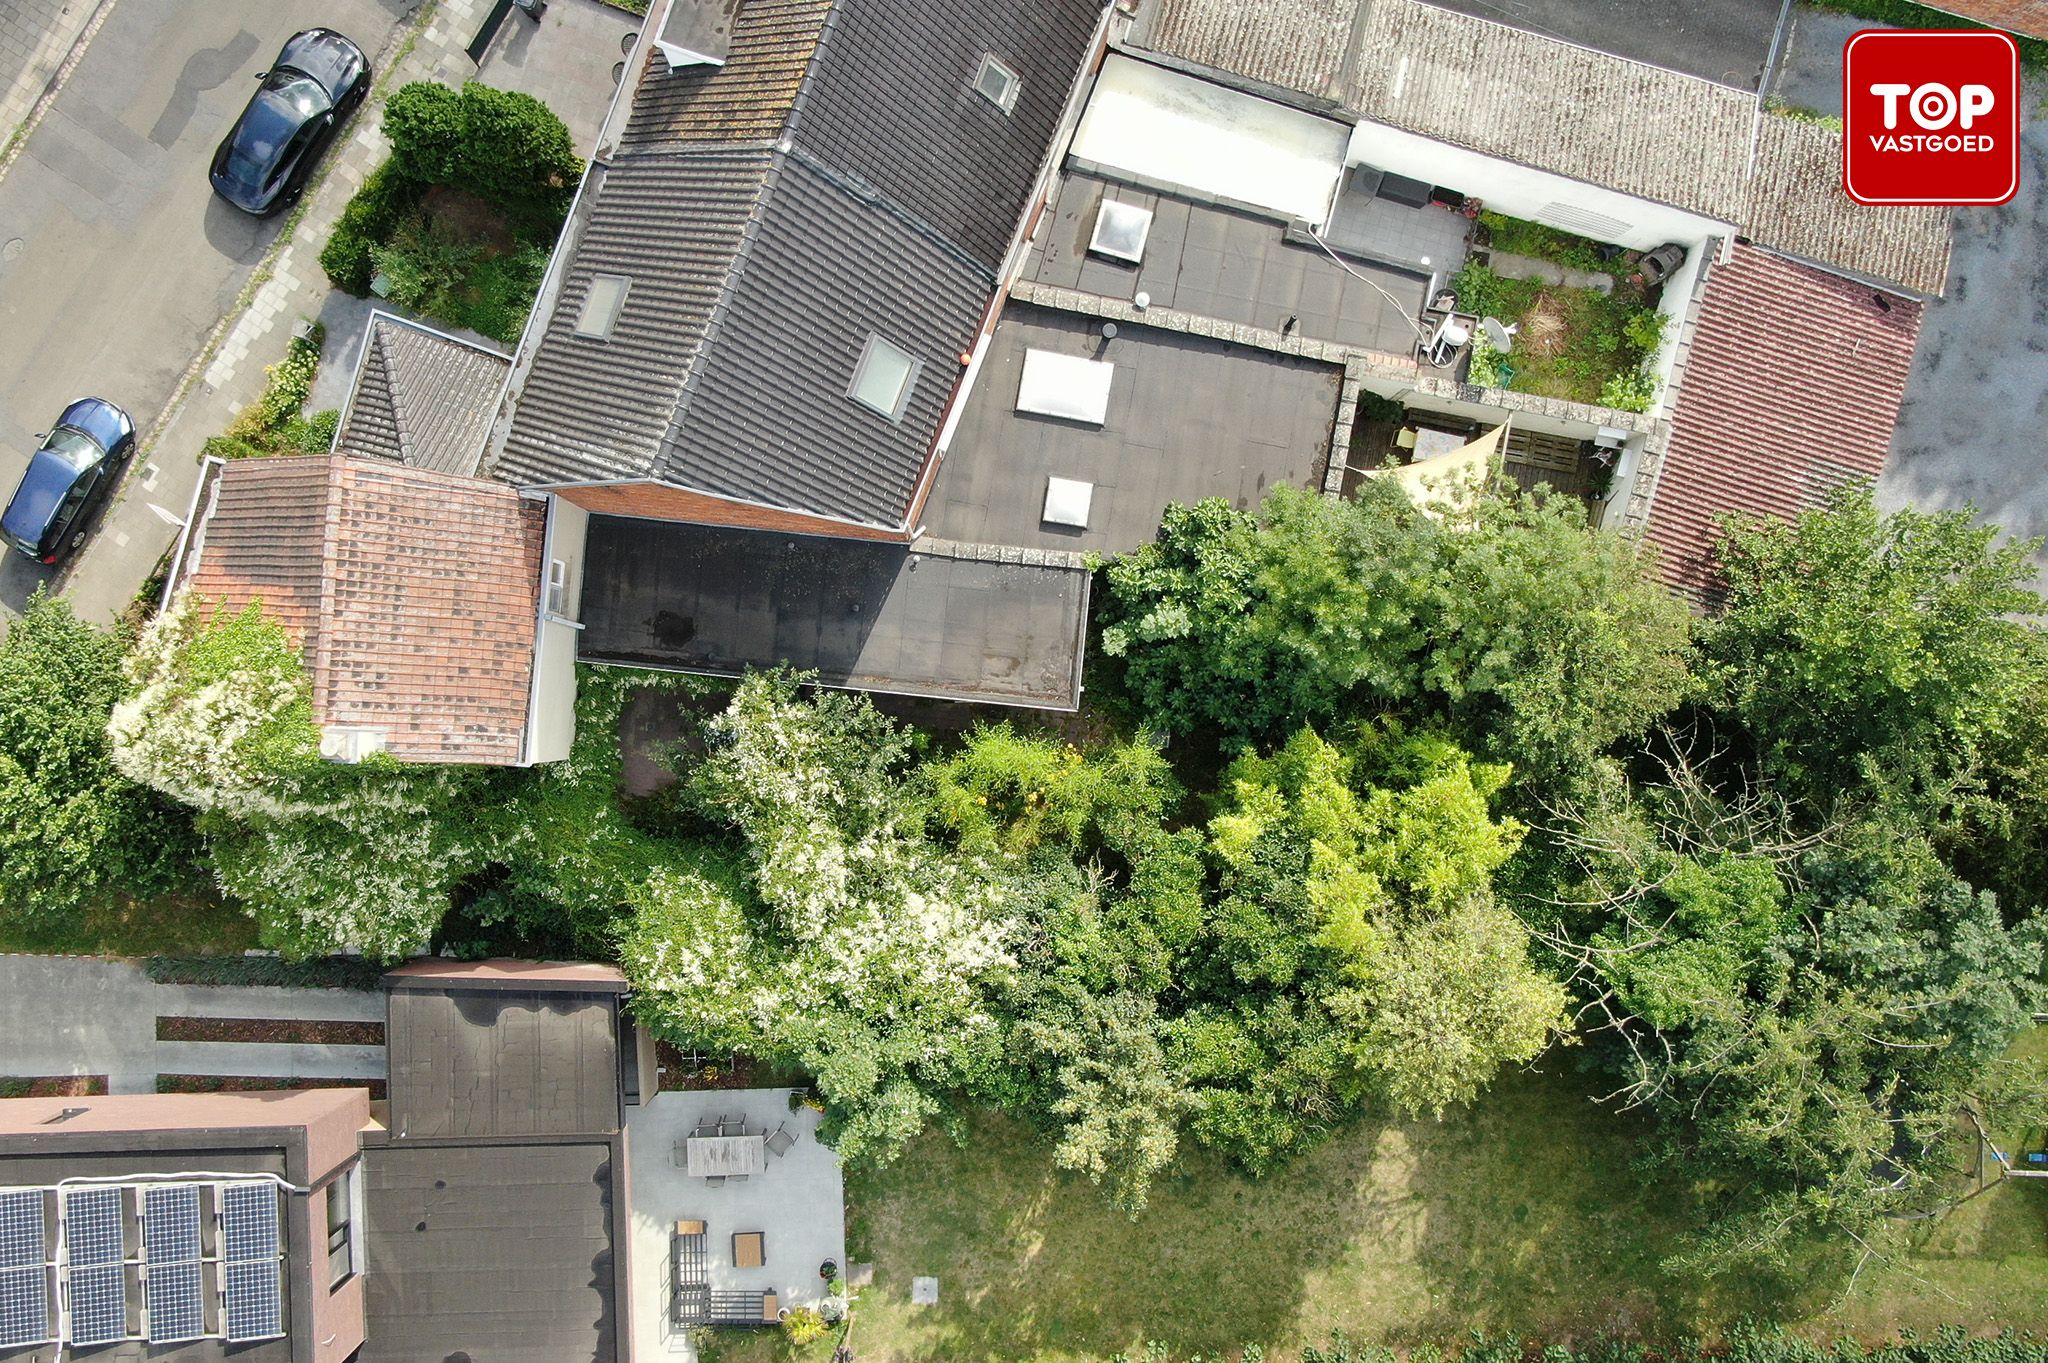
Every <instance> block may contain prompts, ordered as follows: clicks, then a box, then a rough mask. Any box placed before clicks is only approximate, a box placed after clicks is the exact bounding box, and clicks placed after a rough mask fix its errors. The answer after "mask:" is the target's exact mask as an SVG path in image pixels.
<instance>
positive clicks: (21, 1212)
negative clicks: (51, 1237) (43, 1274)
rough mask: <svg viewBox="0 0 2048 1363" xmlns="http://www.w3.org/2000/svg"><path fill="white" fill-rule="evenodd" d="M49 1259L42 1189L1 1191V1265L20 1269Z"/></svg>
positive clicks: (1, 1266)
mask: <svg viewBox="0 0 2048 1363" xmlns="http://www.w3.org/2000/svg"><path fill="white" fill-rule="evenodd" d="M48 1262H50V1245H49V1241H48V1239H47V1237H46V1236H45V1234H44V1231H43V1192H42V1189H40V1188H31V1189H28V1190H27V1191H25V1192H20V1191H18V1192H8V1193H0V1268H21V1267H24V1266H26V1265H28V1264H46V1263H48Z"/></svg>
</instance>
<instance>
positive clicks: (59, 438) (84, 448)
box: [43, 426, 101, 469]
mask: <svg viewBox="0 0 2048 1363" xmlns="http://www.w3.org/2000/svg"><path fill="white" fill-rule="evenodd" d="M43 448H44V449H46V450H48V451H49V452H50V453H52V454H54V455H56V456H57V457H58V458H59V459H62V460H63V461H64V462H65V463H67V464H69V465H71V467H72V468H74V469H84V468H91V467H92V465H93V464H94V463H95V462H97V461H98V459H99V457H100V454H101V450H100V447H99V446H98V445H95V444H93V442H92V437H90V436H88V435H86V434H85V433H84V432H82V431H74V430H72V429H71V428H70V427H69V426H59V427H58V428H57V429H56V430H55V431H52V432H51V433H50V439H49V441H48V442H47V443H46V444H45V445H44V446H43Z"/></svg>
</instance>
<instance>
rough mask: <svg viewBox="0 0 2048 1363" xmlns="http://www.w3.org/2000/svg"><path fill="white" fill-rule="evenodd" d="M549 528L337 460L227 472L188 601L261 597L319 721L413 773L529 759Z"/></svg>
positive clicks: (475, 499) (422, 475)
mask: <svg viewBox="0 0 2048 1363" xmlns="http://www.w3.org/2000/svg"><path fill="white" fill-rule="evenodd" d="M544 516H545V513H544V511H543V510H542V509H541V507H540V506H539V505H538V504H537V503H531V502H527V501H526V500H524V499H522V498H521V497H520V496H519V495H518V494H517V493H516V492H514V491H513V490H512V489H510V488H508V487H506V486H505V485H504V484H502V483H495V482H489V481H486V480H483V479H478V478H465V477H460V476H457V475H454V474H445V473H435V472H432V471H430V470H425V469H413V468H408V467H406V466H404V465H401V464H392V463H389V462H387V461H384V460H377V459H349V458H346V457H344V456H339V455H325V456H314V457H308V458H298V459H258V460H241V461H238V462H235V463H232V464H230V465H228V467H227V468H226V469H225V470H224V471H223V472H222V474H221V477H220V482H219V488H218V495H217V498H216V501H215V505H214V510H213V513H212V515H211V517H210V518H209V519H208V522H207V525H206V527H205V531H204V534H205V539H204V543H203V546H202V548H201V550H200V554H199V561H198V564H197V566H196V567H195V569H194V570H193V574H192V581H191V585H190V588H189V590H190V591H191V592H192V593H193V595H194V596H195V597H196V598H197V599H199V600H201V601H208V602H213V601H224V602H225V603H226V606H227V608H228V609H230V610H239V609H241V608H242V607H243V606H245V605H247V604H248V603H249V601H251V600H252V599H256V598H259V597H260V598H261V599H262V600H263V602H264V606H265V613H266V614H269V615H271V616H272V617H273V618H275V619H277V620H278V621H279V622H280V623H282V624H284V626H285V627H286V629H287V630H288V631H289V632H290V633H291V634H292V635H293V637H294V638H295V640H296V641H297V642H298V643H299V645H300V647H301V648H302V649H303V650H304V651H305V655H306V659H307V670H308V672H309V673H310V674H311V676H312V680H313V708H314V715H315V718H317V719H318V720H319V722H320V723H322V724H325V725H347V726H362V727H366V728H372V729H379V730H382V731H383V732H384V734H385V751H386V752H388V753H390V754H391V755H392V756H393V757H396V758H399V759H400V760H403V761H417V762H478V763H490V764H498V765H504V764H509V763H514V762H517V761H518V760H519V758H520V746H521V739H522V737H523V735H524V733H525V728H526V710H527V700H528V688H529V685H530V683H531V680H532V675H533V642H534V629H535V610H536V604H537V602H536V594H537V593H538V591H539V582H540V542H541V536H542V531H543V521H544Z"/></svg>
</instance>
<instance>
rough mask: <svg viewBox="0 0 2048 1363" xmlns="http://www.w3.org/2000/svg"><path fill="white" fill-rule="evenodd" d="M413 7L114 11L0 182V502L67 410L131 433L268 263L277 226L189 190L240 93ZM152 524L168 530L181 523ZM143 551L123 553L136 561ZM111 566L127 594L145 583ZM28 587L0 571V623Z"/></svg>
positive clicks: (342, 3)
mask: <svg viewBox="0 0 2048 1363" xmlns="http://www.w3.org/2000/svg"><path fill="white" fill-rule="evenodd" d="M416 5H417V0H206V2H205V3H204V4H166V3H163V0H123V2H122V3H117V4H116V5H115V6H114V8H113V9H112V11H111V12H110V13H109V14H108V16H107V18H106V21H105V23H104V25H103V26H102V27H101V29H100V31H99V33H98V34H97V35H96V36H95V37H94V39H93V41H92V45H91V46H90V47H89V48H88V49H87V50H86V53H85V57H84V59H83V60H82V61H81V62H80V63H79V64H78V67H77V69H76V70H75V71H74V72H73V73H72V75H71V78H70V80H69V82H68V83H67V84H66V85H65V87H64V90H63V93H62V94H61V95H60V96H59V97H58V99H57V101H56V103H55V105H54V106H53V107H52V108H51V109H50V111H49V112H48V113H47V114H46V115H45V116H44V118H43V121H42V122H41V123H40V124H39V125H38V126H37V128H36V130H35V132H34V133H33V134H32V135H31V137H30V138H29V141H28V144H27V146H26V148H25V149H24V154H23V155H22V156H21V157H20V158H19V159H18V160H17V161H16V162H15V163H14V165H13V167H12V169H10V170H9V171H8V172H7V174H6V176H5V177H4V178H0V497H4V496H5V495H7V494H9V493H11V492H12V491H13V488H14V483H15V480H16V479H17V478H19V477H20V475H21V470H22V467H23V465H24V464H25V463H26V462H27V456H28V452H29V450H30V449H32V448H33V444H34V433H35V432H38V431H42V430H46V429H48V425H47V423H48V422H49V421H50V420H51V419H52V418H54V417H55V416H56V414H57V412H58V411H59V409H61V408H62V406H63V405H64V404H65V403H66V402H67V401H69V400H70V399H72V398H74V397H78V396H80V395H81V394H85V393H96V394H99V395H101V396H103V397H107V398H110V399H112V400H113V401H115V402H118V403H120V404H121V405H122V406H124V407H126V408H127V409H128V411H129V412H130V413H131V414H132V415H133V416H134V417H135V421H136V424H137V426H139V427H141V428H143V429H145V430H146V429H148V428H149V427H150V426H151V425H152V424H153V423H154V422H155V420H156V418H157V416H158V414H159V413H160V412H161V411H162V410H163V407H164V405H165V403H166V402H167V401H168V400H169V399H170V397H171V395H172V393H173V391H174V390H175V389H176V387H177V385H178V382H179V380H180V379H181V378H182V377H183V375H184V374H185V371H186V369H187V367H188V366H189V365H190V364H191V362H192V357H193V356H194V355H195V354H196V353H197V352H198V351H199V348H200V347H201V345H202V344H203V343H204V341H205V339H206V337H207V335H208V333H210V332H211V331H212V329H213V327H214V326H215V324H216V323H218V322H219V320H220V318H221V316H222V315H223V314H224V313H225V312H226V311H227V309H228V308H229V306H230V305H231V304H232V303H233V301H234V299H235V298H236V296H237V295H238V294H239V293H240V292H241V290H242V287H243V285H244V284H245V283H246V282H247V281H248V278H249V274H250V272H251V270H252V269H253V268H254V266H255V264H256V262H257V261H258V260H259V259H260V258H261V257H262V255H263V253H264V251H265V249H266V248H267V247H268V246H269V244H270V241H271V238H272V236H273V234H274V233H275V232H276V231H277V230H278V227H279V225H280V222H279V220H271V221H268V222H258V221H256V220H253V219H250V218H247V217H244V216H243V215H241V214H239V213H237V212H235V211H234V210H233V209H230V208H228V207H227V206H226V205H224V204H221V203H218V202H217V201H216V200H215V199H214V197H213V194H212V192H211V191H210V190H209V189H208V187H207V183H206V164H207V160H208V157H209V156H210V155H211V153H212V150H213V147H214V144H215V143H217V142H218V141H219V140H220V137H221V134H222V133H224V132H225V131H226V130H227V127H228V125H229V124H230V123H232V122H233V121H234V117H235V115H236V114H237V113H239V112H240V110H241V107H242V105H243V103H244V102H246V101H247V99H248V97H249V94H250V91H251V90H252V89H253V88H254V86H253V81H252V79H251V78H252V77H254V76H255V74H256V73H257V72H258V71H260V70H262V69H263V67H264V65H265V63H267V62H268V61H269V60H270V58H271V57H273V56H275V55H276V53H277V49H278V47H279V46H280V45H281V44H282V43H283V42H284V40H285V39H286V38H287V37H289V36H290V35H291V34H292V33H293V32H294V31H296V30H298V29H301V28H305V27H308V26H311V25H313V24H316V23H317V24H326V25H330V26H332V27H335V28H339V29H341V30H342V31H343V32H345V33H347V34H349V35H350V36H351V37H353V38H354V39H355V40H356V41H357V42H358V43H360V44H361V45H362V46H363V48H364V50H366V51H368V52H372V53H376V52H378V51H380V50H381V49H383V48H384V47H385V46H386V44H387V40H388V39H389V38H390V37H391V35H392V34H393V32H394V31H395V30H396V28H397V25H398V23H399V22H400V20H401V19H403V18H404V17H405V16H406V15H407V14H409V13H410V12H411V11H412V10H413V9H414V8H416ZM142 491H143V495H145V496H146V495H147V489H146V488H145V489H143V490H142ZM134 495H135V492H134V491H133V490H131V493H130V496H131V497H132V496H134ZM169 509H170V510H172V511H173V512H175V513H176V515H175V516H174V517H173V519H175V518H176V516H182V515H183V514H184V510H185V508H184V505H183V504H182V502H181V503H180V504H179V505H177V506H175V507H172V508H169ZM117 547H118V546H117ZM159 548H160V546H156V545H149V546H147V547H146V548H145V547H144V546H141V545H138V546H137V553H138V555H143V556H147V557H148V558H150V559H151V560H152V561H153V560H154V558H155V555H156V553H157V551H158V549H159ZM125 566H128V567H133V568H134V569H135V570H134V572H133V581H136V582H140V581H141V580H142V578H143V576H144V575H146V573H147V572H148V570H149V567H150V565H149V564H140V565H125ZM44 577H45V572H44V570H41V569H38V568H36V567H35V566H34V565H32V564H29V563H27V562H26V561H24V560H22V559H20V557H19V556H18V555H9V556H8V558H7V560H6V562H5V564H4V566H0V611H9V610H18V609H19V608H20V605H21V603H22V601H23V600H24V599H25V598H26V597H27V596H28V594H29V592H30V591H32V590H33V589H34V587H35V585H36V584H37V583H38V582H41V581H43V580H44Z"/></svg>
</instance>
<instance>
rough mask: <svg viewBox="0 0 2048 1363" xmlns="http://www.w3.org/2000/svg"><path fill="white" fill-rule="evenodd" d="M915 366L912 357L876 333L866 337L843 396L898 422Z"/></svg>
mask: <svg viewBox="0 0 2048 1363" xmlns="http://www.w3.org/2000/svg"><path fill="white" fill-rule="evenodd" d="M919 367H920V366H919V363H918V360H917V357H916V356H914V355H912V354H910V353H909V352H907V351H905V350H903V349H902V348H901V347H899V346H894V345H891V344H890V343H889V342H887V341H885V340H883V339H882V338H881V337H879V336H870V337H868V343H867V346H866V348H864V349H863V350H862V351H861V352H860V362H859V363H858V364H856V365H854V367H853V382H852V383H851V384H849V385H847V389H846V395H847V396H848V397H850V398H852V399H853V400H854V401H855V402H858V403H860V404H861V405H862V406H864V407H872V408H873V409H874V410H876V411H877V412H880V413H881V414H882V415H883V416H885V417H887V418H889V420H891V421H901V420H902V419H903V409H904V408H905V407H907V406H908V405H909V404H910V391H911V389H912V388H914V387H915V386H916V384H917V371H918V369H919Z"/></svg>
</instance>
